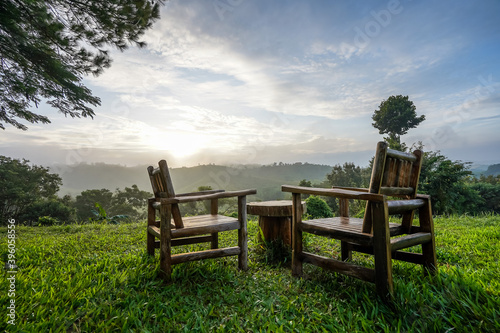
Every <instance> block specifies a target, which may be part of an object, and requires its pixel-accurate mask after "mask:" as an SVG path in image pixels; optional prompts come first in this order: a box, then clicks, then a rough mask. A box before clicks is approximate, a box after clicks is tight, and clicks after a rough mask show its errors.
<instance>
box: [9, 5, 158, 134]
mask: <svg viewBox="0 0 500 333" xmlns="http://www.w3.org/2000/svg"><path fill="white" fill-rule="evenodd" d="M163 3H164V0H105V1H103V0H47V1H41V0H30V1H25V0H0V61H1V64H0V128H2V129H5V126H4V123H6V124H10V125H12V126H14V127H16V128H18V129H22V130H26V129H27V126H26V125H24V124H22V123H21V122H20V121H22V120H25V121H28V122H30V123H50V120H49V118H48V117H46V116H44V115H41V114H37V113H35V112H32V111H31V109H32V108H33V106H35V107H38V105H39V103H40V102H41V101H42V100H45V101H46V102H47V103H48V104H49V105H51V106H52V107H54V108H56V109H58V110H59V111H60V112H62V113H63V114H64V115H69V116H71V117H81V116H83V117H93V116H94V111H93V109H92V107H91V106H94V107H95V106H98V105H100V99H99V98H98V97H96V96H93V94H92V92H91V91H90V89H88V88H87V87H86V86H84V85H83V84H82V79H83V76H85V75H89V74H93V75H99V74H100V73H102V72H103V70H104V69H105V68H108V67H109V66H110V65H111V58H110V56H109V49H108V47H116V48H117V49H119V50H120V51H123V50H125V49H127V48H128V47H129V46H130V45H136V46H138V47H144V46H145V43H144V42H142V41H140V40H139V38H140V37H141V36H142V34H143V33H144V32H145V31H146V30H147V29H149V28H150V27H151V25H152V24H153V22H154V21H156V20H157V19H159V17H160V14H159V6H160V5H162V4H163Z"/></svg>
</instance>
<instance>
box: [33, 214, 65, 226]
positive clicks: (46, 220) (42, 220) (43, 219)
mask: <svg viewBox="0 0 500 333" xmlns="http://www.w3.org/2000/svg"><path fill="white" fill-rule="evenodd" d="M59 223H60V221H59V220H58V219H56V218H53V217H51V216H40V217H39V218H38V226H39V227H47V226H51V225H56V224H59Z"/></svg>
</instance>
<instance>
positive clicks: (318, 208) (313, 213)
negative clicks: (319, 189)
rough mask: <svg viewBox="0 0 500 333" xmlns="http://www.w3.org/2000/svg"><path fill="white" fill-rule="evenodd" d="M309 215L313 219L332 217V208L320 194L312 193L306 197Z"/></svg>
mask: <svg viewBox="0 0 500 333" xmlns="http://www.w3.org/2000/svg"><path fill="white" fill-rule="evenodd" d="M306 205H307V215H308V216H309V217H310V218H312V219H317V218H322V217H332V216H333V212H332V209H331V208H330V207H329V206H328V204H327V203H326V201H325V200H323V199H321V198H320V197H318V196H315V195H311V196H310V197H309V198H307V199H306Z"/></svg>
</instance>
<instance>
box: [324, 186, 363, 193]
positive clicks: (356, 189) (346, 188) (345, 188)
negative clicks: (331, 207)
mask: <svg viewBox="0 0 500 333" xmlns="http://www.w3.org/2000/svg"><path fill="white" fill-rule="evenodd" d="M332 188H335V189H338V190H350V191H356V192H368V191H369V189H367V188H362V187H345V186H332Z"/></svg>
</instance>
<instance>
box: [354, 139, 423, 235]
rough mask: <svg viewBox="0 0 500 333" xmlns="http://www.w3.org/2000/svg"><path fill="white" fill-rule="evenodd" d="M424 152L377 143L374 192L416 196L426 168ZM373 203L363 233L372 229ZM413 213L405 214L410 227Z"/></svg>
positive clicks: (367, 209) (374, 163)
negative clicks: (423, 161)
mask: <svg viewBox="0 0 500 333" xmlns="http://www.w3.org/2000/svg"><path fill="white" fill-rule="evenodd" d="M422 155H423V153H422V151H421V150H415V151H414V152H413V153H406V152H401V151H397V150H393V149H390V148H388V144H387V143H386V142H379V143H378V144H377V151H376V153H375V158H374V160H373V168H372V176H371V180H370V188H369V191H370V193H379V194H385V195H388V196H391V197H398V198H399V199H403V200H404V199H414V198H415V197H416V195H417V187H418V180H419V177H420V169H421V167H422ZM369 204H370V203H369V202H368V203H367V206H366V211H365V218H364V220H363V232H371V229H372V224H371V214H370V209H369V208H370V207H369ZM412 220H413V212H411V213H408V214H403V222H402V224H403V225H404V226H405V227H407V228H409V227H410V226H411V221H412Z"/></svg>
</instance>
